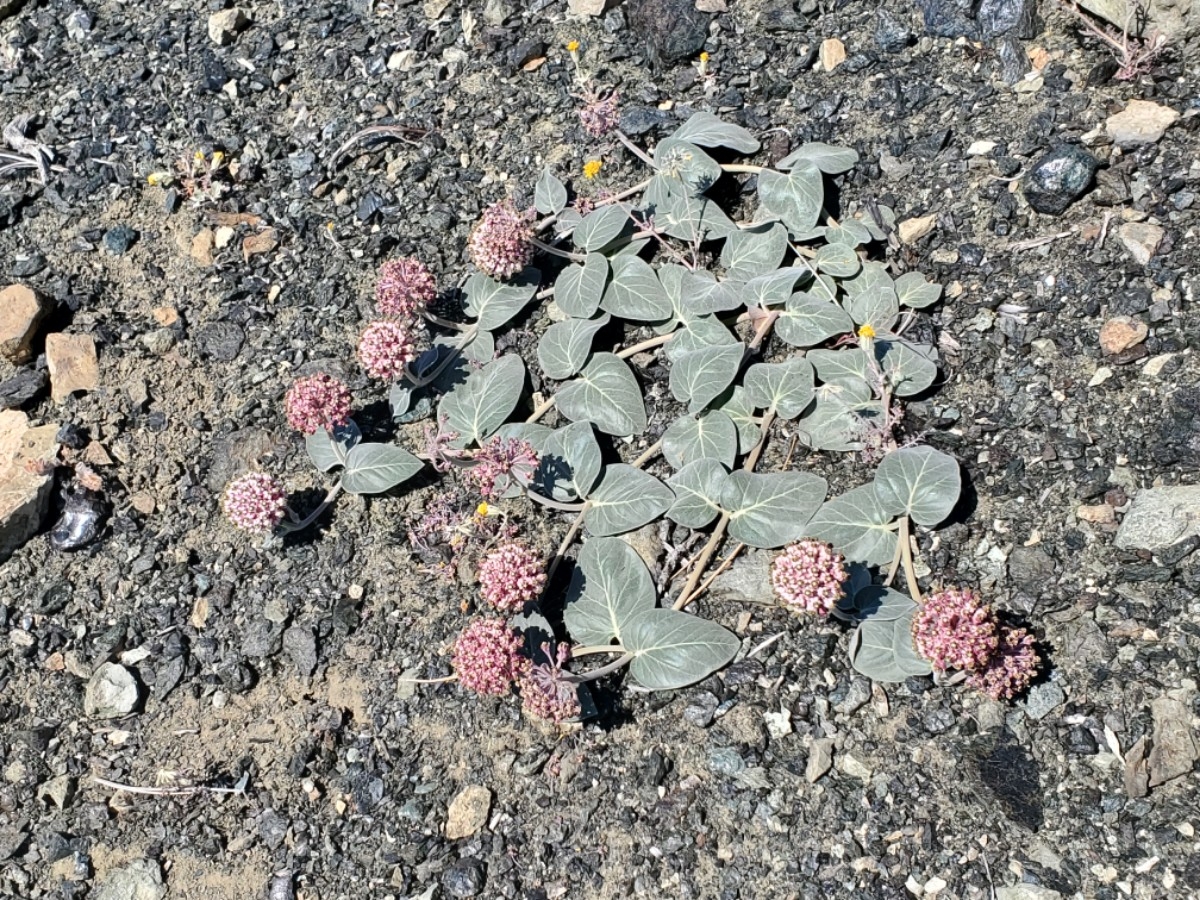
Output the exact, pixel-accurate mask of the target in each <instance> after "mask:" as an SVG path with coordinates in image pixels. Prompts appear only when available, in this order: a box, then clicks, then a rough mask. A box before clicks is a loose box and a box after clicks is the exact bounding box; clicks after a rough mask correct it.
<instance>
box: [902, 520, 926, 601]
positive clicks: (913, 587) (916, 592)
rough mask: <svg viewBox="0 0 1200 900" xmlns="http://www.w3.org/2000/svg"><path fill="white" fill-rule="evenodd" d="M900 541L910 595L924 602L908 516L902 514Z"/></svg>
mask: <svg viewBox="0 0 1200 900" xmlns="http://www.w3.org/2000/svg"><path fill="white" fill-rule="evenodd" d="M896 538H897V540H899V541H900V559H901V561H902V562H903V563H904V580H905V581H907V582H908V595H909V596H910V597H912V599H913V600H914V601H915V602H917V603H924V602H925V598H924V597H922V596H921V587H920V585H918V584H917V571H916V568H915V567H914V566H913V557H912V544H911V543H909V539H908V516H902V517H901V519H900V534H898V535H897V536H896Z"/></svg>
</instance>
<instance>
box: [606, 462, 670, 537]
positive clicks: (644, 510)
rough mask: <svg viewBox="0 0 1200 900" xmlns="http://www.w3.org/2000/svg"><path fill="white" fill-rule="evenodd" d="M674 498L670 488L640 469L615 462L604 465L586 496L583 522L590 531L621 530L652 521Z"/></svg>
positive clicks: (632, 528) (666, 508) (619, 531)
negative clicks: (593, 486) (596, 481)
mask: <svg viewBox="0 0 1200 900" xmlns="http://www.w3.org/2000/svg"><path fill="white" fill-rule="evenodd" d="M674 502H675V495H674V494H673V493H672V492H671V489H670V488H669V487H667V486H666V485H665V484H663V483H662V482H661V481H659V480H658V479H657V478H655V477H654V476H653V475H648V474H647V473H645V472H643V471H642V470H641V469H635V468H634V467H633V466H629V465H626V464H625V463H615V464H613V465H611V466H607V467H606V468H605V469H604V474H603V475H602V476H601V478H600V484H599V485H597V486H596V489H595V490H594V491H592V495H591V496H590V497H588V501H587V509H586V510H585V511H584V514H583V524H584V526H585V527H586V528H587V530H588V533H589V534H593V535H597V536H606V535H612V534H624V533H625V532H627V531H634V530H635V529H638V528H641V527H642V526H643V525H645V524H647V523H648V522H653V521H654V520H655V519H657V518H658V517H659V516H661V515H662V514H663V513H665V512H666V511H667V510H668V509H669V508H670V506H671V504H672V503H674Z"/></svg>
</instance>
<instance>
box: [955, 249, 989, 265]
mask: <svg viewBox="0 0 1200 900" xmlns="http://www.w3.org/2000/svg"><path fill="white" fill-rule="evenodd" d="M985 255H986V254H985V252H984V249H983V248H982V247H980V246H979V245H978V244H960V245H959V247H958V258H959V260H961V261H962V264H963V265H964V266H979V265H982V264H983V258H984V256H985Z"/></svg>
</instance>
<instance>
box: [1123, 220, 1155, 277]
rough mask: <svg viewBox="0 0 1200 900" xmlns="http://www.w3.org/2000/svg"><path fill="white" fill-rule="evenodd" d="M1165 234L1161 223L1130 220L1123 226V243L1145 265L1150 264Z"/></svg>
mask: <svg viewBox="0 0 1200 900" xmlns="http://www.w3.org/2000/svg"><path fill="white" fill-rule="evenodd" d="M1165 236H1166V232H1165V231H1163V229H1162V226H1161V225H1154V224H1151V223H1150V222H1128V223H1126V224H1124V225H1122V226H1121V243H1122V244H1124V245H1125V249H1126V250H1128V251H1129V252H1130V253H1131V254H1132V255H1133V258H1134V259H1136V260H1137V261H1138V262H1139V263H1141V264H1142V265H1143V266H1148V265H1150V260H1151V259H1153V258H1154V254H1155V253H1157V252H1158V248H1159V246H1160V245H1161V244H1162V242H1163V238H1164V237H1165Z"/></svg>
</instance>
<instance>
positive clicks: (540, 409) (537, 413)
mask: <svg viewBox="0 0 1200 900" xmlns="http://www.w3.org/2000/svg"><path fill="white" fill-rule="evenodd" d="M552 406H554V397H549V398H548V399H546V400H543V401H542V402H541V403H539V404H538V405H537V407H536V408H535V409H534V410H533V412H532V413H530V414H529V418H528V419H526V420H525V424H526V425H529V424H531V423H533V422H536V421H537V420H538V419H540V418H541V417H542V416H544V415H545V414H546V413H548V412H550V408H551V407H552Z"/></svg>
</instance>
